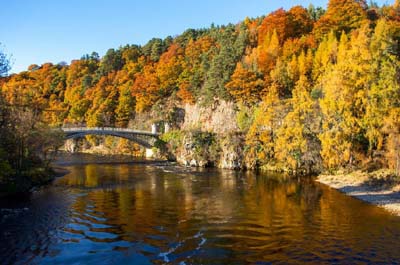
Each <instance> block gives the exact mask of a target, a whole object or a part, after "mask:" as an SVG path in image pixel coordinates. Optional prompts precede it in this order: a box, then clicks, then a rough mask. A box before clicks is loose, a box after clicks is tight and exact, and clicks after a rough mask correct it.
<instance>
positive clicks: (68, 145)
mask: <svg viewBox="0 0 400 265" xmlns="http://www.w3.org/2000/svg"><path fill="white" fill-rule="evenodd" d="M76 145H77V143H76V139H67V140H66V141H65V144H64V149H65V151H67V152H68V153H75V150H76Z"/></svg>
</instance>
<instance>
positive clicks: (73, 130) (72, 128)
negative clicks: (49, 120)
mask: <svg viewBox="0 0 400 265" xmlns="http://www.w3.org/2000/svg"><path fill="white" fill-rule="evenodd" d="M61 130H63V131H64V132H77V131H80V132H83V131H84V132H87V131H112V132H127V133H138V134H148V135H159V134H158V133H152V132H149V131H141V130H134V129H129V128H114V127H61Z"/></svg>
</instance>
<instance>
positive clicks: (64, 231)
mask: <svg viewBox="0 0 400 265" xmlns="http://www.w3.org/2000/svg"><path fill="white" fill-rule="evenodd" d="M58 166H61V167H63V168H65V169H67V170H68V171H69V173H68V174H66V175H65V176H63V177H61V178H58V179H56V180H55V181H54V182H53V183H52V184H51V185H49V186H47V187H43V188H41V189H39V190H37V191H35V192H34V193H33V194H31V195H30V196H27V197H21V198H16V199H14V200H13V201H11V200H7V201H5V200H3V201H2V202H1V203H0V207H1V208H0V253H1V257H0V258H1V262H0V263H1V264H292V263H293V264H298V263H310V264H323V263H326V264H332V263H339V264H371V263H373V264H379V263H384V264H388V263H389V264H396V263H400V218H399V217H396V216H393V215H390V214H389V213H387V212H385V211H384V210H382V209H379V208H377V207H374V206H371V205H368V204H366V203H364V202H361V201H359V200H357V199H353V198H350V197H347V196H344V195H343V194H341V193H339V192H337V191H335V190H332V189H329V188H327V187H325V186H323V185H321V184H318V183H315V182H314V181H312V179H304V178H303V179H300V178H290V177H285V176H283V175H275V174H267V173H265V174H255V173H251V172H247V173H243V172H235V171H223V170H216V169H209V170H196V169H191V168H183V167H178V166H174V165H168V164H163V163H149V162H146V161H137V162H135V163H132V162H127V160H126V159H115V158H112V159H111V158H106V159H104V158H99V157H93V156H88V155H74V156H63V157H62V158H60V160H59V161H58Z"/></svg>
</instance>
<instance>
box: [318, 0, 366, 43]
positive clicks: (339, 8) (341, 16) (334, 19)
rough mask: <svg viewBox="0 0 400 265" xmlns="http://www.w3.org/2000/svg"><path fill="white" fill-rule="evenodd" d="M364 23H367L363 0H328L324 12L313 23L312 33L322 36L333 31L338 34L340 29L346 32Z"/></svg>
mask: <svg viewBox="0 0 400 265" xmlns="http://www.w3.org/2000/svg"><path fill="white" fill-rule="evenodd" d="M365 23H368V21H367V4H366V1H365V0H330V1H329V2H328V9H327V11H326V13H325V14H324V15H323V16H322V17H321V18H320V19H319V20H318V21H317V23H316V25H315V28H314V34H315V35H316V36H317V38H322V37H323V36H324V35H325V34H327V33H329V32H330V31H333V32H335V33H336V34H337V35H338V36H339V35H340V34H341V32H342V31H344V32H346V33H348V32H350V31H351V30H353V29H357V28H359V27H361V26H362V25H363V24H365Z"/></svg>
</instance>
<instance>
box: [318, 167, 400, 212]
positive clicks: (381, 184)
mask: <svg viewBox="0 0 400 265" xmlns="http://www.w3.org/2000/svg"><path fill="white" fill-rule="evenodd" d="M316 181H318V182H320V183H322V184H325V185H328V186H329V187H331V188H334V189H337V190H339V191H341V192H343V193H345V194H346V195H349V196H352V197H355V198H358V199H360V200H363V201H365V202H368V203H371V204H374V205H377V206H379V207H382V208H384V209H386V210H388V211H390V212H391V213H393V214H395V215H398V216H400V178H399V177H396V176H394V175H393V174H392V173H391V172H390V171H388V170H378V171H374V172H370V173H367V172H361V171H355V172H352V173H349V174H336V175H320V176H318V177H317V179H316Z"/></svg>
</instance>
